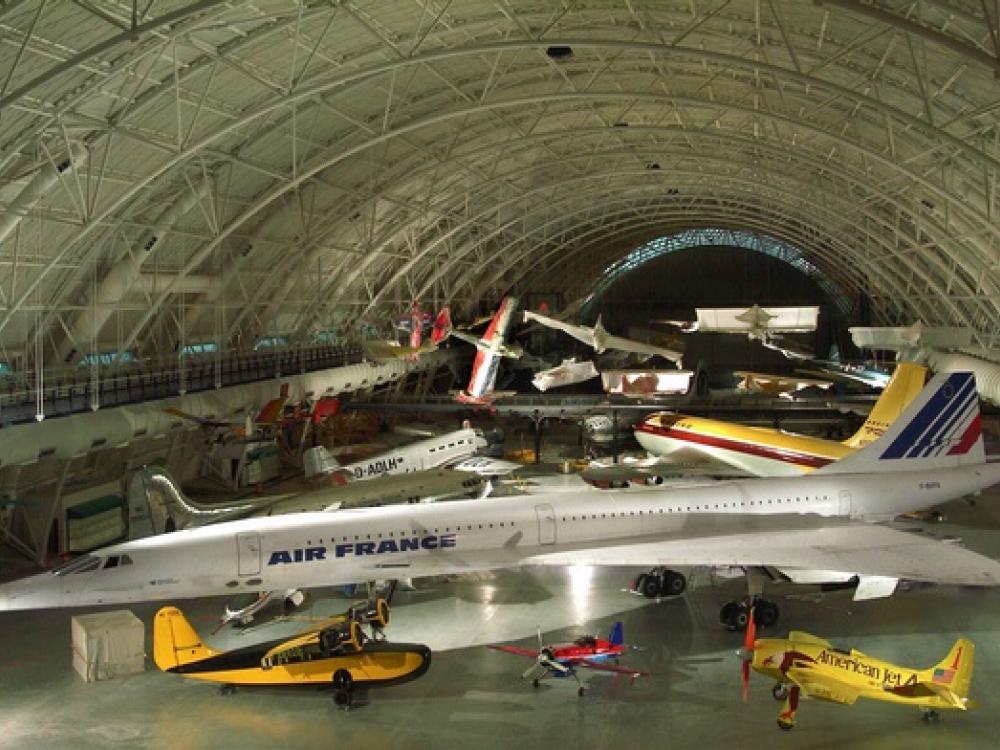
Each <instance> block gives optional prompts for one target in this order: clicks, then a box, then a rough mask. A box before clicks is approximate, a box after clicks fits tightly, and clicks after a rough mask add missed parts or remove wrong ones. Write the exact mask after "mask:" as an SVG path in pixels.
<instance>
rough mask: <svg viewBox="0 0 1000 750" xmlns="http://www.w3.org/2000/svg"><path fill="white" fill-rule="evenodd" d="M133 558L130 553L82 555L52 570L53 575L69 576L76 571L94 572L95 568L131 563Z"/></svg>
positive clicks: (101, 568)
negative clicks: (103, 555) (102, 555)
mask: <svg viewBox="0 0 1000 750" xmlns="http://www.w3.org/2000/svg"><path fill="white" fill-rule="evenodd" d="M131 564H132V558H131V557H129V556H128V555H108V556H107V557H99V556H98V555H81V556H80V557H77V558H76V559H74V560H70V561H69V562H68V563H66V564H65V565H61V566H60V567H58V568H56V569H55V570H53V571H52V574H53V575H57V576H68V575H74V574H76V573H93V572H94V571H95V570H109V569H111V568H117V567H120V566H123V565H131Z"/></svg>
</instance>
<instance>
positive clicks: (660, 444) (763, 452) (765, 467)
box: [635, 430, 807, 477]
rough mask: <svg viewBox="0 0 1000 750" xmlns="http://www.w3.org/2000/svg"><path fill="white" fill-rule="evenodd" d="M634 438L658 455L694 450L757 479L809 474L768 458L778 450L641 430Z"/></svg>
mask: <svg viewBox="0 0 1000 750" xmlns="http://www.w3.org/2000/svg"><path fill="white" fill-rule="evenodd" d="M635 437H636V440H638V442H639V445H641V446H642V447H643V448H644V449H645V450H647V451H649V452H650V453H652V454H654V455H657V456H667V457H669V456H670V455H672V454H674V453H678V452H690V451H692V450H695V451H698V452H699V453H702V454H704V455H706V456H709V457H710V458H712V459H715V460H716V461H721V462H722V463H725V464H728V465H730V466H735V467H737V468H738V469H741V470H742V471H745V472H747V473H748V474H752V475H754V476H761V477H797V476H801V475H802V474H805V473H806V471H807V469H806V467H804V466H802V465H800V464H797V463H793V462H791V461H789V460H782V459H780V458H773V457H771V456H770V455H767V454H768V453H775V452H776V451H775V450H773V449H768V448H762V447H761V446H758V445H756V444H754V443H743V442H739V441H735V440H728V442H729V443H731V444H732V447H725V446H721V445H706V444H704V443H702V442H698V441H695V440H685V439H683V437H674V436H668V435H657V434H653V433H649V432H643V431H640V430H636V432H635Z"/></svg>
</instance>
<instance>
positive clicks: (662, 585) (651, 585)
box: [635, 568, 687, 599]
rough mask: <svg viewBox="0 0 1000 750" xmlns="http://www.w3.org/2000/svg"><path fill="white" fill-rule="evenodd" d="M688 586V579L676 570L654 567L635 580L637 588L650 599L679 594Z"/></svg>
mask: <svg viewBox="0 0 1000 750" xmlns="http://www.w3.org/2000/svg"><path fill="white" fill-rule="evenodd" d="M686 588H687V579H686V578H685V577H684V575H683V574H681V573H678V572H677V571H676V570H667V569H666V568H653V569H652V570H650V571H648V572H646V573H642V574H641V575H640V576H639V577H638V578H637V579H636V581H635V590H636V591H638V592H639V593H640V594H642V595H643V596H645V597H646V598H648V599H655V598H656V597H658V596H678V595H679V594H683V593H684V589H686Z"/></svg>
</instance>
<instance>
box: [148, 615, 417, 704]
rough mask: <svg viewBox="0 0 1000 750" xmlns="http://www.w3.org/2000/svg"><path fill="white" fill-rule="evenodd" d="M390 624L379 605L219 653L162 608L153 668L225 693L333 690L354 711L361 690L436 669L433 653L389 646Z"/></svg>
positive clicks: (406, 645)
mask: <svg viewBox="0 0 1000 750" xmlns="http://www.w3.org/2000/svg"><path fill="white" fill-rule="evenodd" d="M388 624H389V605H388V603H387V602H386V600H385V599H375V600H374V601H371V602H365V603H363V604H362V605H360V606H354V607H351V608H350V609H348V610H347V612H345V613H344V614H342V615H338V616H336V617H332V618H329V619H327V620H324V621H323V622H322V623H320V624H318V625H316V626H315V627H313V628H311V629H310V630H307V631H305V632H303V633H300V634H299V635H296V636H293V637H291V638H281V639H278V640H272V641H267V642H265V643H258V644H256V645H253V646H246V647H244V648H238V649H235V650H233V651H216V650H215V649H212V648H209V647H208V646H206V645H205V644H204V643H203V642H202V640H201V638H200V637H199V636H198V634H197V633H196V632H195V630H194V628H192V627H191V624H190V623H189V622H188V621H187V619H186V618H185V617H184V615H183V614H182V613H181V611H180V610H179V609H177V608H176V607H164V608H163V609H161V610H160V611H159V612H157V613H156V617H155V618H154V620H153V660H154V661H155V662H156V666H157V667H159V668H160V670H162V671H164V672H173V673H175V674H180V675H183V676H185V677H190V678H191V679H195V680H206V681H208V682H218V683H221V684H222V685H223V689H224V691H225V692H231V691H232V690H233V689H235V687H236V686H242V685H316V686H332V687H333V689H334V701H335V702H336V703H337V705H339V706H345V707H348V708H349V707H350V706H351V703H352V698H353V694H354V690H355V688H356V687H362V688H364V687H374V686H386V685H398V684H400V683H403V682H408V681H410V680H415V679H416V678H418V677H420V676H421V675H422V674H423V673H424V672H426V671H427V669H428V667H430V663H431V650H430V649H429V648H428V647H427V646H424V645H422V644H418V643H391V642H389V641H388V640H386V638H385V632H384V629H385V627H386V626H387V625H388ZM364 625H368V626H369V627H370V629H371V635H368V634H366V633H365V630H364Z"/></svg>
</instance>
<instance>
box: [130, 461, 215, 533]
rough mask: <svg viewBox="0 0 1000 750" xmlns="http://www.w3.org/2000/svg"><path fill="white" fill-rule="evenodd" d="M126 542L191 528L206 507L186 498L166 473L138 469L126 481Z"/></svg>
mask: <svg viewBox="0 0 1000 750" xmlns="http://www.w3.org/2000/svg"><path fill="white" fill-rule="evenodd" d="M126 494H127V495H128V538H129V539H130V540H131V539H142V538H144V537H147V536H155V535H156V534H165V533H169V532H171V531H176V530H177V529H183V528H187V527H188V526H191V525H193V523H192V522H193V521H194V520H195V518H197V516H198V513H200V512H207V511H208V510H209V508H208V507H207V506H203V505H200V504H199V503H196V502H194V501H193V500H191V499H190V498H188V497H187V496H186V495H185V494H184V493H183V492H181V490H180V485H178V484H177V482H176V481H175V480H174V478H173V476H171V474H170V472H168V471H167V470H166V469H164V468H162V467H159V466H142V467H140V468H138V469H136V470H135V471H133V472H132V474H131V475H130V476H129V478H128V490H127V493H126Z"/></svg>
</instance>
